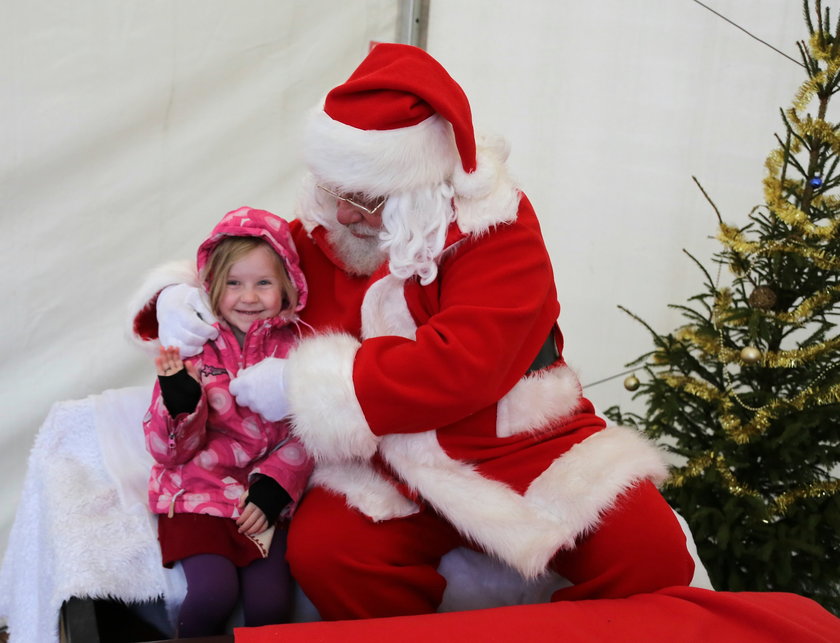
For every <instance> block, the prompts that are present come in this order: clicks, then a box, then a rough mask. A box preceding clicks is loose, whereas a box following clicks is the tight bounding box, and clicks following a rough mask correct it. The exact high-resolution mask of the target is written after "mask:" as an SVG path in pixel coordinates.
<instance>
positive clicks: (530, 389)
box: [496, 365, 581, 438]
mask: <svg viewBox="0 0 840 643" xmlns="http://www.w3.org/2000/svg"><path fill="white" fill-rule="evenodd" d="M580 398H581V387H580V382H579V381H578V378H577V376H576V375H575V373H574V371H572V369H571V368H569V367H568V366H566V365H563V366H558V367H557V368H552V369H547V370H542V371H536V372H534V373H531V374H530V375H526V376H525V377H523V378H522V379H521V380H519V382H517V383H516V386H514V387H513V388H512V389H511V390H510V391H509V392H508V393H507V395H505V396H504V397H503V398H502V399H501V400H499V404H498V406H497V407H496V435H497V436H498V437H500V438H507V437H510V436H512V435H515V434H517V433H527V432H538V431H540V430H541V429H543V428H545V427H548V426H550V425H551V423H552V422H556V421H557V420H560V419H562V418H564V417H566V416H568V415H570V414H571V413H572V412H573V411H574V410H575V408H577V406H578V404H579V403H580Z"/></svg>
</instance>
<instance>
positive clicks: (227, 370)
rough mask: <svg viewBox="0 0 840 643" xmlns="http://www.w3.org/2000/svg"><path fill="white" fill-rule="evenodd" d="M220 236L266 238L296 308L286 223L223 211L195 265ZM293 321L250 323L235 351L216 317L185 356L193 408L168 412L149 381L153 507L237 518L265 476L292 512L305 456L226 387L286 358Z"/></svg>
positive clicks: (298, 280) (298, 279)
mask: <svg viewBox="0 0 840 643" xmlns="http://www.w3.org/2000/svg"><path fill="white" fill-rule="evenodd" d="M227 236H258V237H261V238H263V239H265V240H266V241H267V242H268V243H269V244H270V245H271V247H272V248H273V249H274V250H275V252H277V253H278V254H279V255H280V257H281V258H282V259H283V261H284V263H285V265H286V270H287V272H288V273H289V275H290V277H291V278H292V280H293V281H294V283H295V285H296V286H297V288H298V292H299V299H298V305H297V308H296V310H295V313H297V311H299V310H300V309H301V308H303V306H304V305H305V303H306V297H307V289H306V281H305V279H304V277H303V273H302V272H301V270H300V267H299V265H298V255H297V251H296V249H295V246H294V242H293V241H292V238H291V236H290V234H289V227H288V224H287V223H286V221H284V220H283V219H280V218H279V217H276V216H274V215H273V214H271V213H269V212H265V211H263V210H254V209H252V208H239V209H238V210H234V211H233V212H229V213H228V214H227V215H225V217H224V218H223V219H222V221H221V222H220V223H219V224H218V225H217V226H216V227H215V228H214V230H213V232H212V233H211V235H210V237H209V238H208V239H207V240H206V241H205V242H204V243H203V244H202V245H201V247H200V248H199V251H198V269H199V270H201V268H202V267H203V266H204V264H205V263H206V261H207V259H208V257H209V254H210V252H211V251H212V249H213V248H214V247H215V246H216V245H217V244H218V243H219V241H221V240H222V239H223V238H225V237H227ZM295 321H296V318H293V319H289V318H288V317H284V316H278V317H274V318H272V319H268V320H263V321H258V322H255V323H254V324H252V325H251V328H250V329H249V330H248V333H247V335H246V336H245V341H244V343H243V346H242V348H241V349H240V347H239V344H238V342H237V341H236V337H235V336H234V334H233V332H232V331H231V330H230V328H229V327H228V325H227V324H226V323H225V322H224V321H219V322H218V323H217V327H218V329H219V337H218V338H217V339H216V340H214V341H210V342H207V343H206V344H205V345H204V350H203V352H202V353H201V354H199V355H197V356H196V357H193V358H190V359H188V360H186V361H188V362H192V363H193V364H195V365H196V367H197V368H198V371H199V374H200V378H201V389H202V392H201V399H200V401H199V403H198V406H197V407H196V409H195V410H194V411H193V412H192V413H189V414H187V413H182V414H180V415H178V416H177V417H175V418H173V417H171V416H170V415H169V412H168V411H167V409H166V407H165V406H164V404H163V398H162V397H161V393H160V385H159V384H158V383H157V382H156V383H155V388H154V393H153V395H152V403H151V406H150V407H149V410H148V412H147V413H146V416H145V418H144V421H143V428H144V431H145V434H146V447H147V449H148V450H149V452H150V453H151V454H152V457H153V458H154V460H155V464H154V466H153V467H152V473H151V477H150V481H149V506H150V508H151V510H152V512H154V513H157V514H163V513H170V512H173V513H202V514H209V515H212V516H222V517H228V518H236V517H238V516H239V507H238V502H239V498H240V496H241V495H242V493H243V492H244V491H246V490H247V489H248V486H249V483H250V481H251V480H252V477H253V476H254V475H255V474H264V475H267V476H270V477H272V478H274V480H276V481H277V482H278V483H279V484H280V486H282V487H283V488H284V489H285V490H286V491H287V492H288V493H289V495H290V496H291V497H292V499H293V501H294V502H293V503H292V505H291V506H290V507H288V508H287V509H286V511H284V515H290V514H291V512H292V511H293V509H294V505H295V504H296V502H297V501H298V500H299V499H300V497H301V495H302V494H303V491H304V488H305V486H306V483H307V480H308V478H309V474H310V473H311V471H312V464H313V463H312V459H311V458H310V457H309V456H308V455H307V454H306V452H305V451H304V449H303V447H302V446H301V445H300V443H299V442H298V441H297V439H295V438H293V437H292V436H291V434H290V432H289V425H288V423H287V422H285V421H281V422H269V421H267V420H265V419H263V418H262V417H261V416H259V415H257V414H256V413H254V412H252V411H250V410H248V409H246V408H242V407H239V406H237V405H236V403H235V401H234V399H233V397H232V396H231V394H230V391H229V390H228V386H229V384H230V380H231V379H232V378H233V377H235V376H236V374H237V373H238V372H239V370H240V369H242V368H245V367H248V366H252V365H254V364H256V363H257V362H260V361H262V360H263V359H265V358H266V357H285V356H286V354H287V353H288V352H289V350H290V349H291V347H292V346H293V345H295V343H296V340H297V337H298V333H297V329H296V327H295V325H294V322H295Z"/></svg>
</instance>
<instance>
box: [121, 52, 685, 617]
mask: <svg viewBox="0 0 840 643" xmlns="http://www.w3.org/2000/svg"><path fill="white" fill-rule="evenodd" d="M304 153H305V156H306V162H307V165H308V168H309V175H308V177H307V179H306V181H305V185H304V188H303V191H302V197H301V199H300V202H299V206H298V209H297V212H296V217H297V218H296V219H295V221H293V222H292V230H293V236H294V240H295V243H296V245H297V249H298V252H299V254H300V259H301V267H302V269H303V271H304V273H305V274H306V278H307V281H308V283H309V301H308V304H307V307H306V308H305V309H304V310H303V311H302V312H301V318H302V320H303V321H304V322H306V324H307V325H308V326H309V327H310V328H311V329H312V332H311V333H307V335H306V336H305V337H303V338H302V340H301V341H300V343H299V345H298V346H297V347H296V348H295V349H294V350H293V351H292V352H291V353H290V355H289V356H288V357H287V358H286V359H283V360H280V359H268V360H266V361H265V362H262V363H260V364H258V365H256V366H253V367H251V368H248V369H244V370H243V371H241V372H240V373H239V374H238V375H237V377H236V379H235V380H234V381H233V382H232V384H231V391H232V392H234V393H235V395H236V396H237V401H238V403H240V404H242V405H244V406H248V407H250V408H251V409H253V410H254V411H256V412H258V413H260V414H262V415H263V416H265V417H266V418H268V419H278V418H280V417H285V416H287V415H288V416H290V417H291V420H292V423H293V426H294V432H295V434H296V435H297V437H298V438H299V439H300V440H301V442H302V443H303V444H304V445H305V447H306V448H307V449H308V450H309V452H310V453H311V454H312V455H313V456H314V457H315V458H316V460H317V463H318V464H317V467H316V472H315V473H314V476H313V480H312V484H311V488H310V490H309V491H308V493H307V495H306V496H305V497H304V499H303V501H302V503H301V505H300V507H299V510H298V512H297V514H296V515H295V517H294V518H293V520H292V523H291V529H290V535H289V549H288V558H289V561H290V563H291V565H292V570H293V573H294V575H295V577H296V579H297V581H298V582H299V583H300V585H301V586H302V588H303V590H304V592H305V593H306V594H307V596H308V597H309V598H310V599H311V600H312V601H313V603H314V604H315V606H316V607H317V608H318V610H319V612H320V614H321V616H322V617H323V618H324V619H330V620H334V619H358V618H368V617H379V616H397V615H410V614H424V613H430V612H434V611H435V610H436V608H437V607H438V604H439V602H440V600H441V596H442V593H443V590H444V587H445V581H444V580H443V578H442V577H441V576H440V575H439V573H438V571H437V567H438V563H439V561H440V559H441V557H442V556H443V555H445V554H446V553H447V552H449V551H450V550H452V549H453V548H456V547H459V546H463V545H468V546H471V547H475V548H478V549H480V550H482V551H484V552H487V553H489V554H490V555H492V556H494V557H496V558H498V559H500V560H502V561H504V562H506V563H507V564H509V565H510V566H512V567H513V568H515V569H517V570H519V571H520V572H521V574H522V575H523V576H525V577H536V576H539V575H541V574H543V573H544V572H546V570H554V571H556V572H557V573H559V574H560V575H561V576H563V577H565V578H567V579H569V580H570V581H571V583H572V585H571V586H569V587H565V588H562V589H560V590H558V591H557V592H555V594H554V595H553V597H552V598H553V600H557V601H559V600H579V599H596V598H597V599H618V598H624V597H628V596H632V595H637V594H641V593H650V592H656V591H658V590H661V589H663V588H667V587H673V586H685V585H688V584H689V582H690V581H691V578H692V573H693V570H694V562H693V560H692V558H691V556H690V555H689V553H688V551H687V547H686V537H685V534H684V533H683V531H682V530H681V528H680V526H679V523H678V520H677V518H676V517H675V515H674V513H673V511H672V510H671V508H670V507H669V506H668V505H667V504H666V502H665V501H664V500H663V498H662V496H661V495H660V493H659V491H658V490H657V488H656V484H657V483H659V482H661V481H662V480H663V479H664V478H665V476H666V474H667V469H666V465H665V464H664V462H663V459H662V456H661V454H660V452H659V450H658V449H657V448H656V447H654V446H653V445H652V444H651V443H650V442H648V441H647V440H646V439H645V438H644V437H643V436H641V435H640V434H638V433H637V432H636V431H634V430H631V429H628V428H624V427H619V426H610V425H608V424H607V423H606V422H605V421H604V420H603V419H602V418H600V417H599V416H598V415H597V414H596V413H595V411H594V409H593V407H592V405H591V403H590V402H589V401H588V400H587V399H586V398H585V397H583V395H582V392H581V387H580V385H579V383H578V379H577V377H576V376H575V374H574V372H573V371H572V370H571V369H570V368H569V366H568V365H567V364H566V362H565V361H564V359H563V338H562V335H561V333H560V330H559V328H558V326H557V317H558V314H559V311H560V306H559V304H558V301H557V294H556V289H555V284H554V273H553V269H552V266H551V263H550V260H549V255H548V252H547V251H546V247H545V244H544V241H543V238H542V235H541V232H540V226H539V223H538V220H537V217H536V215H535V213H534V210H533V208H532V206H531V204H530V203H529V201H528V199H527V198H526V197H525V195H524V194H523V193H522V192H521V191H520V190H519V188H518V187H517V186H516V184H515V183H514V182H513V180H512V179H511V177H510V176H509V175H508V173H507V170H506V163H505V161H506V156H507V149H506V147H505V145H504V143H503V142H501V141H499V140H486V139H480V138H477V137H476V135H475V133H474V130H473V124H472V117H471V112H470V107H469V103H468V101H467V98H466V96H465V95H464V92H463V91H462V89H461V88H460V87H459V85H458V84H457V83H456V82H455V81H454V80H453V79H452V78H451V77H450V76H449V74H448V73H447V72H446V71H445V69H444V68H443V67H442V66H441V65H440V64H439V63H438V62H437V61H435V60H434V59H433V58H432V57H431V56H429V55H428V54H427V53H425V52H424V51H422V50H420V49H417V48H414V47H410V46H405V45H394V44H380V45H377V46H376V47H374V48H373V49H372V50H371V52H370V53H369V55H368V56H367V57H366V58H365V60H364V61H363V62H362V63H361V64H360V65H359V67H358V68H357V69H356V70H355V71H354V72H353V73H352V74H351V75H350V77H349V78H348V80H347V81H346V82H344V83H342V84H341V85H339V86H338V87H336V88H334V89H333V90H332V91H330V92H329V93H328V94H327V96H326V98H325V99H324V101H323V103H322V104H321V105H319V107H318V108H317V109H316V110H314V112H313V113H312V114H311V117H310V120H309V123H308V126H307V131H306V139H305V146H304ZM560 214H562V213H560ZM176 282H182V283H180V284H179V285H171V284H173V283H176ZM188 282H189V280H188V279H185V277H184V275H183V274H181V273H177V274H176V273H172V271H171V270H169V269H163V270H161V271H158V272H157V273H156V274H155V275H154V276H153V277H152V278H151V279H150V280H149V281H148V282H147V284H146V286H145V288H144V290H143V292H141V293H140V294H139V295H138V302H148V303H143V304H142V305H138V306H137V308H141V310H140V312H139V313H138V315H137V316H136V318H135V320H134V330H135V333H136V334H137V335H138V336H140V337H142V338H144V339H147V340H151V339H153V338H155V337H156V336H157V334H158V330H159V334H160V338H161V341H162V342H163V343H165V344H168V345H178V346H180V347H181V348H182V351H183V352H185V353H187V354H188V353H190V352H191V351H195V350H197V347H198V346H200V345H201V343H202V342H203V341H204V340H205V339H206V337H207V336H208V333H211V332H212V329H211V328H210V327H209V326H205V325H204V323H203V322H202V321H201V317H200V315H197V314H196V312H199V313H201V312H202V311H201V308H202V306H201V302H200V300H199V299H198V298H197V297H196V296H195V292H194V291H193V290H192V287H191V286H190V285H189V283H188ZM164 286H167V287H166V288H163V287H164ZM162 288H163V291H162V292H161V294H160V295H159V296H156V294H157V293H158V292H159V291H160V290H161V289H162ZM205 315H206V311H205Z"/></svg>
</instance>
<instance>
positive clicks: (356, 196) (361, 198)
mask: <svg viewBox="0 0 840 643" xmlns="http://www.w3.org/2000/svg"><path fill="white" fill-rule="evenodd" d="M316 187H317V188H318V189H319V190H323V191H324V192H326V193H327V194H329V195H330V196H331V197H334V198H336V199H338V200H339V201H344V202H345V203H349V204H350V205H352V206H353V207H354V208H358V209H359V210H364V211H365V212H367V213H368V214H369V215H370V216H372V217H374V216H377V214H376V213H377V211H378V210H379V209H380V208H381V207H382V206H383V205H385V201H386V200H387V197H384V196H381V197H378V198H376V199H370V198H368V197H366V196H365V195H364V194H362V193H361V192H354V193H353V194H351V195H350V196H343V195H341V194H338V193H337V192H333V191H332V190H330V189H329V188H327V187H324V186H323V185H318V186H316Z"/></svg>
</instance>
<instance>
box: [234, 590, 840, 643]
mask: <svg viewBox="0 0 840 643" xmlns="http://www.w3.org/2000/svg"><path fill="white" fill-rule="evenodd" d="M234 638H235V641H236V643H280V642H282V643H298V642H301V643H302V642H304V641H305V642H306V643H318V642H320V641H341V642H342V643H355V642H359V643H361V642H365V643H369V642H370V641H385V640H394V641H400V643H413V642H417V643H421V642H422V643H441V642H446V641H482V642H485V641H486V642H493V641H498V642H500V643H501V642H505V643H509V642H510V641H527V642H528V643H541V642H543V641H545V642H548V641H551V642H552V643H556V642H557V641H563V643H592V642H593V641H634V642H635V641H644V642H645V643H657V642H660V641H661V642H662V643H665V642H666V641H667V642H668V643H673V642H674V641H679V642H680V643H692V642H697V643H708V642H710V641H714V642H715V643H728V642H730V641H731V642H733V643H735V642H736V641H737V643H750V642H752V641H755V642H761V643H768V642H772V641H778V642H779V643H798V642H800V641H802V642H809V643H810V642H812V641H813V642H820V641H825V642H826V643H837V642H838V641H840V619H838V618H837V617H835V616H833V615H832V614H831V613H830V612H828V611H826V610H825V609H823V608H822V607H821V606H820V605H819V604H817V603H815V602H814V601H811V600H809V599H806V598H803V597H801V596H796V595H794V594H783V593H754V592H739V593H730V592H712V591H709V590H703V589H696V588H688V587H674V588H669V589H665V590H662V591H660V592H657V593H655V594H640V595H637V596H632V597H630V598H626V599H611V600H597V601H579V602H565V603H549V604H541V605H522V606H517V607H501V608H496V609H487V610H476V611H473V612H454V613H449V614H430V615H426V616H403V617H396V618H382V619H369V620H360V621H337V622H331V623H324V622H319V623H300V624H291V625H271V626H266V627H255V628H238V629H237V630H236V631H235V632H234Z"/></svg>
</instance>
